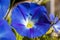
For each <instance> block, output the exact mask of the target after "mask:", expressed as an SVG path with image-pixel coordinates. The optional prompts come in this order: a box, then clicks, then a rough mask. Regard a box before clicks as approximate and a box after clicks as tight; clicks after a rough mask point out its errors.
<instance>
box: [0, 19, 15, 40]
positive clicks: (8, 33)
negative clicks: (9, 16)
mask: <svg viewBox="0 0 60 40" xmlns="http://www.w3.org/2000/svg"><path fill="white" fill-rule="evenodd" d="M0 40H16V38H15V35H14V33H13V32H12V30H11V29H10V27H9V25H8V24H7V22H6V21H5V20H3V19H0Z"/></svg>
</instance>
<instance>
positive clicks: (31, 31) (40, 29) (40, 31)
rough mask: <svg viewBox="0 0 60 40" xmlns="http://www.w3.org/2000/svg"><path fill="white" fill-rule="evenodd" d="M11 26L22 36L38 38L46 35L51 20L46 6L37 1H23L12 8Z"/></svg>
mask: <svg viewBox="0 0 60 40" xmlns="http://www.w3.org/2000/svg"><path fill="white" fill-rule="evenodd" d="M11 18H12V19H11V26H13V27H14V28H15V30H16V31H17V32H18V33H19V34H20V35H22V36H25V37H29V38H36V37H40V36H42V35H44V34H45V33H46V32H47V31H48V30H49V28H50V24H51V22H50V21H49V19H48V16H47V10H46V8H45V7H44V6H41V5H38V4H36V3H28V2H25V3H21V4H18V5H16V6H15V7H14V8H13V9H12V15H11Z"/></svg>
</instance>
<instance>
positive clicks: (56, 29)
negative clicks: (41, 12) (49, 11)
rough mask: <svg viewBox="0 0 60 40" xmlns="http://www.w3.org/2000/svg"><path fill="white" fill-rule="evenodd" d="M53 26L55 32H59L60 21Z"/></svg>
mask: <svg viewBox="0 0 60 40" xmlns="http://www.w3.org/2000/svg"><path fill="white" fill-rule="evenodd" d="M53 28H54V30H55V31H56V32H60V21H58V22H57V23H56V24H55V25H53Z"/></svg>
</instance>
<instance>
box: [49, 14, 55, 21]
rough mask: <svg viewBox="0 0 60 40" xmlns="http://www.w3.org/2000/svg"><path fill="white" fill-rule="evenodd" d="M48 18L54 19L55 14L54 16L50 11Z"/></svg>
mask: <svg viewBox="0 0 60 40" xmlns="http://www.w3.org/2000/svg"><path fill="white" fill-rule="evenodd" d="M49 18H50V21H52V22H53V21H54V19H55V16H54V14H53V13H50V15H49Z"/></svg>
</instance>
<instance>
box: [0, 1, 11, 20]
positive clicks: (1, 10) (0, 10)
mask: <svg viewBox="0 0 60 40" xmlns="http://www.w3.org/2000/svg"><path fill="white" fill-rule="evenodd" d="M9 6H10V0H0V19H1V18H3V17H4V16H5V14H6V13H7V10H8V8H9Z"/></svg>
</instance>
